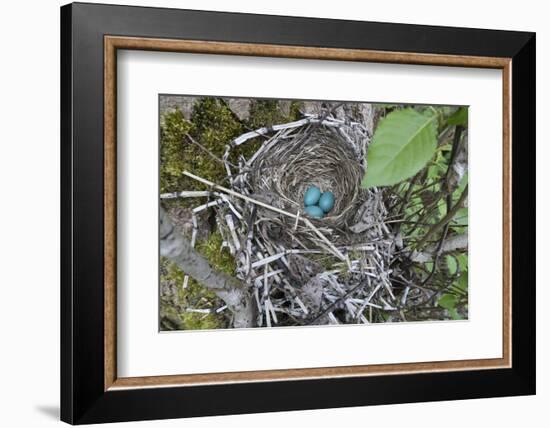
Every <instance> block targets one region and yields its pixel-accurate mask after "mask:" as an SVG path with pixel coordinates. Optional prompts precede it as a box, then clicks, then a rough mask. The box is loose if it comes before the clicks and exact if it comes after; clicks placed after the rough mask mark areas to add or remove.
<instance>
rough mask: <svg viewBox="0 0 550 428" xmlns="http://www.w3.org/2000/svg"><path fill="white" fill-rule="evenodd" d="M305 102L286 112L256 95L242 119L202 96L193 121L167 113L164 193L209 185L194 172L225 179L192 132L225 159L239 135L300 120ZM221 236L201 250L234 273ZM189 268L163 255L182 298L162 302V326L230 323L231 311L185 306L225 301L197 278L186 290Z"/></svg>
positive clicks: (168, 278) (188, 203) (249, 148)
mask: <svg viewBox="0 0 550 428" xmlns="http://www.w3.org/2000/svg"><path fill="white" fill-rule="evenodd" d="M300 106H301V103H299V102H292V103H291V105H290V113H289V114H288V115H286V114H285V113H284V112H282V111H281V109H280V108H279V104H278V102H277V101H275V100H253V101H252V103H251V107H250V116H249V119H248V120H246V121H244V122H241V121H240V120H239V119H238V118H237V117H236V116H235V114H233V112H232V111H231V110H230V109H229V107H228V106H227V104H226V102H225V101H224V100H222V99H219V98H209V97H205V98H201V99H199V100H197V102H196V103H195V105H194V107H193V111H192V114H191V117H190V119H189V120H187V119H186V118H185V117H184V115H183V113H182V112H181V110H179V109H176V110H174V111H170V112H167V113H165V114H163V115H162V117H161V123H160V192H161V193H167V192H177V191H182V190H202V189H205V186H203V185H201V184H200V183H198V182H196V181H194V180H192V179H190V178H188V177H185V176H184V175H183V171H189V172H192V173H193V174H196V175H198V176H200V177H203V178H206V179H208V180H210V181H213V182H215V183H218V184H222V185H223V184H224V181H225V178H226V171H225V168H224V166H223V164H222V163H221V162H219V161H218V160H216V159H213V158H212V157H211V156H209V155H208V153H206V152H205V151H204V150H203V149H201V148H200V147H198V146H197V145H196V144H193V143H192V142H191V141H190V139H189V137H188V136H187V135H189V136H191V138H192V139H194V140H195V141H197V142H198V143H200V144H201V145H202V146H204V147H205V148H206V149H208V151H210V152H211V153H212V154H214V155H215V156H216V157H218V158H221V157H222V156H223V154H224V152H225V147H226V145H227V144H228V143H229V142H231V141H232V140H233V139H235V138H236V137H237V136H239V135H241V134H242V133H244V132H246V131H247V130H250V129H256V128H259V127H263V126H270V125H275V124H277V123H285V122H289V121H292V120H297V119H298V118H299V117H300V115H301V113H300ZM263 141H265V139H263V138H257V139H254V140H251V141H249V142H247V143H246V144H243V145H241V146H239V147H237V148H235V149H233V150H232V151H231V156H230V159H229V160H230V161H231V162H233V163H237V162H238V161H239V157H240V156H244V157H245V158H247V159H248V158H249V157H251V156H252V155H253V154H254V153H255V152H256V150H258V148H259V147H260V145H261V144H262V143H263ZM200 203H202V200H201V201H199V200H197V199H174V200H169V201H164V202H163V204H165V205H167V206H171V205H178V206H185V207H194V206H197V205H199V204H200ZM221 244H222V236H221V234H220V233H219V232H218V231H214V232H213V233H211V234H210V236H209V237H208V239H206V240H204V241H198V242H197V245H196V249H197V251H198V252H199V253H200V254H202V255H203V256H204V257H206V258H207V259H208V261H209V262H210V263H211V265H212V266H213V267H214V268H215V269H217V270H220V271H223V272H225V273H227V274H229V275H234V274H235V260H234V258H233V256H231V254H230V253H229V251H227V249H224V250H221ZM183 278H184V273H183V272H182V271H181V270H179V269H178V268H177V266H175V265H174V264H173V263H172V262H170V261H169V260H167V259H164V258H162V259H161V281H163V282H169V283H173V284H176V286H177V293H178V296H177V298H174V299H173V300H175V301H171V299H170V298H164V299H163V300H162V301H161V311H160V312H161V328H163V329H167V330H178V329H212V328H223V327H225V326H227V314H228V311H224V312H222V313H221V314H206V315H205V314H201V313H193V312H186V311H185V308H200V309H216V308H219V307H220V306H223V304H224V303H223V302H222V301H221V300H220V299H219V298H218V297H217V296H216V295H215V294H214V293H212V292H211V291H210V290H208V289H206V288H205V287H203V286H201V285H200V284H199V283H197V282H196V281H195V280H193V279H192V278H189V281H188V285H187V287H186V288H185V289H183Z"/></svg>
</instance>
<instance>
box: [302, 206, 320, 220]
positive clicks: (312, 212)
mask: <svg viewBox="0 0 550 428" xmlns="http://www.w3.org/2000/svg"><path fill="white" fill-rule="evenodd" d="M306 214H307V215H309V216H311V217H315V218H323V215H324V213H323V210H322V209H321V208H319V207H318V206H317V205H309V206H307V207H306Z"/></svg>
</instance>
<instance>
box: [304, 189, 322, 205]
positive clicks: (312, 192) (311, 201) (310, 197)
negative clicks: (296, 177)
mask: <svg viewBox="0 0 550 428" xmlns="http://www.w3.org/2000/svg"><path fill="white" fill-rule="evenodd" d="M320 197H321V191H320V190H319V188H318V187H317V186H309V187H308V189H307V190H306V193H305V194H304V205H305V206H306V207H307V206H310V205H317V202H319V198H320Z"/></svg>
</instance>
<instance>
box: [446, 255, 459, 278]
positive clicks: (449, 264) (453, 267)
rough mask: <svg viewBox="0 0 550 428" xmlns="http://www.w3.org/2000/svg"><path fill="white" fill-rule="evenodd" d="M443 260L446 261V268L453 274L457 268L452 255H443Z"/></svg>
mask: <svg viewBox="0 0 550 428" xmlns="http://www.w3.org/2000/svg"><path fill="white" fill-rule="evenodd" d="M445 261H446V262H447V269H449V273H450V274H451V275H454V274H455V273H456V271H457V269H458V264H457V262H456V259H455V258H454V257H453V256H445Z"/></svg>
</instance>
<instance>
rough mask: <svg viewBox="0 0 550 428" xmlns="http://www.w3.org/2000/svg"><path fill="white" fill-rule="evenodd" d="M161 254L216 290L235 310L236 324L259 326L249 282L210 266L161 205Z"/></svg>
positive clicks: (230, 307)
mask: <svg viewBox="0 0 550 428" xmlns="http://www.w3.org/2000/svg"><path fill="white" fill-rule="evenodd" d="M160 254H161V256H164V257H167V258H168V259H170V260H172V262H174V263H175V264H176V265H177V266H178V267H179V268H180V269H181V270H182V271H183V272H185V273H186V274H187V275H189V276H191V277H192V278H193V279H195V280H196V281H197V282H199V283H200V284H201V285H203V286H204V287H206V288H208V289H209V290H212V291H213V292H214V293H216V295H217V296H218V297H219V298H220V299H222V300H223V301H224V302H225V303H226V304H227V307H228V309H229V310H230V311H231V312H232V313H233V327H235V328H242V327H255V326H256V305H255V302H254V299H253V296H252V294H251V293H250V291H249V290H248V287H247V286H246V284H244V283H243V282H241V281H239V280H238V279H237V278H234V277H232V276H230V275H228V274H226V273H223V272H219V271H217V270H215V269H214V268H213V267H212V266H210V264H209V263H208V261H207V260H206V259H205V258H204V257H203V256H201V255H200V254H199V253H197V252H196V251H195V250H194V249H193V247H191V244H190V243H189V242H188V241H187V240H186V239H185V238H183V235H182V233H181V232H180V231H179V230H178V229H177V228H176V227H175V226H174V224H173V223H172V221H171V220H170V218H169V217H168V214H167V213H166V211H165V210H164V208H163V207H161V208H160Z"/></svg>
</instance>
